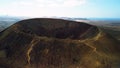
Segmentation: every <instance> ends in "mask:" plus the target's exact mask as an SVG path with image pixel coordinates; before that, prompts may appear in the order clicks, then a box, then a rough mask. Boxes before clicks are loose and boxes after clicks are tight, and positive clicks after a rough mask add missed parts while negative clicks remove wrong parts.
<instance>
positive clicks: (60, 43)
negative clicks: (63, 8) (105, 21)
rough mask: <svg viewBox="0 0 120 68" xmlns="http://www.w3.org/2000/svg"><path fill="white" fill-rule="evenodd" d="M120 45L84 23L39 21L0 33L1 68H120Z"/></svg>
mask: <svg viewBox="0 0 120 68" xmlns="http://www.w3.org/2000/svg"><path fill="white" fill-rule="evenodd" d="M119 52H120V42H119V41H118V40H116V39H114V38H112V37H111V36H110V35H108V34H106V33H105V32H103V31H102V30H101V29H99V28H97V27H95V26H92V25H89V24H85V23H83V22H75V21H67V20H62V19H49V18H36V19H28V20H23V21H19V22H17V23H15V24H14V25H12V26H10V27H9V28H7V29H6V30H4V31H2V32H1V33H0V68H119V67H120V65H119V64H120V58H119V57H120V53H119Z"/></svg>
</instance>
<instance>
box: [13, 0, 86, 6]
mask: <svg viewBox="0 0 120 68" xmlns="http://www.w3.org/2000/svg"><path fill="white" fill-rule="evenodd" d="M86 2H87V1H86V0H29V1H28V0H25V1H22V0H21V1H18V2H14V3H13V5H21V6H22V5H24V6H38V7H75V6H80V5H83V4H85V3H86Z"/></svg>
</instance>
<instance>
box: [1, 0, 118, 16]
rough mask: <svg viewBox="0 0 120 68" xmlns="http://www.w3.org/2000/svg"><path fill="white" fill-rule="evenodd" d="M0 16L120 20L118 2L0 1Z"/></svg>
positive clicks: (79, 0)
mask: <svg viewBox="0 0 120 68" xmlns="http://www.w3.org/2000/svg"><path fill="white" fill-rule="evenodd" d="M0 15H12V16H31V17H41V16H57V17H100V18H102V17H104V18H105V17H107V18H120V0H0Z"/></svg>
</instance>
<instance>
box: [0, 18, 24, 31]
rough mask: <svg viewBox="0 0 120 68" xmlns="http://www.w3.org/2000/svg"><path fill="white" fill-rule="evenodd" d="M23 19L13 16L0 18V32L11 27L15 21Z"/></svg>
mask: <svg viewBox="0 0 120 68" xmlns="http://www.w3.org/2000/svg"><path fill="white" fill-rule="evenodd" d="M23 19H25V18H24V17H14V16H0V31H2V30H4V29H5V28H7V27H9V26H11V25H12V24H14V23H16V22H17V21H20V20H23Z"/></svg>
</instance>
